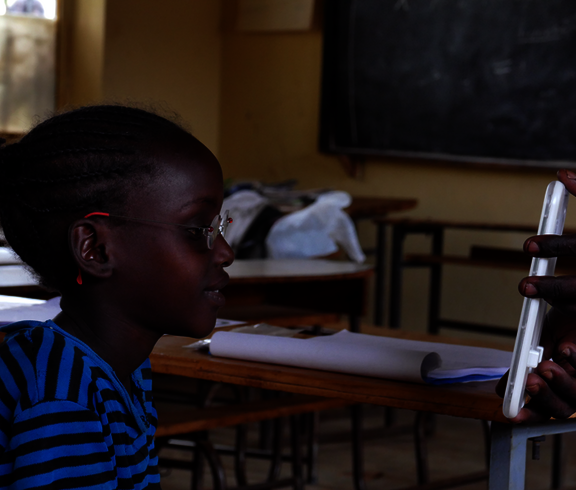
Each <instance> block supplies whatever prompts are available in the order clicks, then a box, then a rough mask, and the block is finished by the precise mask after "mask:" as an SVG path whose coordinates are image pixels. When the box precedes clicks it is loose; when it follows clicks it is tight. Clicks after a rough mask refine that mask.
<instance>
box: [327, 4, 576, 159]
mask: <svg viewBox="0 0 576 490" xmlns="http://www.w3.org/2000/svg"><path fill="white" fill-rule="evenodd" d="M324 5H325V7H324V8H325V31H324V32H325V35H324V36H325V37H324V68H323V82H322V92H323V93H322V115H321V136H320V146H321V150H323V151H327V152H332V153H343V154H351V155H406V156H414V155H416V156H422V157H426V158H442V159H448V160H460V161H473V162H488V163H516V164H517V163H520V164H526V165H536V166H550V167H557V166H560V165H561V164H560V162H570V161H572V162H576V110H575V107H576V1H575V0H329V1H327V2H325V4H324Z"/></svg>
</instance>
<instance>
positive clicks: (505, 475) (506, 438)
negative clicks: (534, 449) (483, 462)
mask: <svg viewBox="0 0 576 490" xmlns="http://www.w3.org/2000/svg"><path fill="white" fill-rule="evenodd" d="M525 429H526V426H522V425H513V424H505V423H501V422H492V437H491V444H490V476H489V478H488V488H489V490H522V489H523V488H524V478H525V475H526V440H527V438H528V437H527V436H526V435H525V432H526V430H525Z"/></svg>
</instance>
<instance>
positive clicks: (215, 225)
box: [206, 215, 222, 249]
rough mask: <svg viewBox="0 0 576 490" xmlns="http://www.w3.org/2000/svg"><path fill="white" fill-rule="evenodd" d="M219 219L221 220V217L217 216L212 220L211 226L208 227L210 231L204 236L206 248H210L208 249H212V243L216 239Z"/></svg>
mask: <svg viewBox="0 0 576 490" xmlns="http://www.w3.org/2000/svg"><path fill="white" fill-rule="evenodd" d="M221 219H222V217H221V216H220V215H217V216H215V217H214V219H213V220H212V224H211V225H210V228H212V231H211V232H210V233H208V234H207V235H206V242H207V244H208V248H210V249H211V248H213V247H214V241H215V240H216V237H217V236H218V230H219V228H220V220H221Z"/></svg>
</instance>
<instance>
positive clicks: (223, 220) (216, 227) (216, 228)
mask: <svg viewBox="0 0 576 490" xmlns="http://www.w3.org/2000/svg"><path fill="white" fill-rule="evenodd" d="M93 216H105V217H109V218H118V219H123V220H126V221H134V222H135V223H144V224H153V225H168V226H176V227H178V228H181V229H182V230H184V231H187V232H188V233H191V234H192V233H193V232H192V230H194V231H196V230H201V231H202V235H203V236H205V237H206V246H207V247H208V249H210V250H212V249H213V248H214V242H215V241H216V238H218V235H222V238H225V235H226V230H227V229H228V225H229V224H230V223H232V221H233V220H232V218H231V217H230V214H229V212H228V210H226V211H224V213H223V214H219V215H217V216H215V217H214V219H213V220H212V224H211V225H210V226H188V225H181V224H179V223H169V222H167V221H156V220H153V219H144V218H132V217H131V216H122V215H119V214H110V213H104V212H102V211H95V212H93V213H88V214H87V215H86V216H84V218H91V217H93Z"/></svg>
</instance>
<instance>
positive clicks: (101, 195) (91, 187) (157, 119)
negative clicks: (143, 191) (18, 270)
mask: <svg viewBox="0 0 576 490" xmlns="http://www.w3.org/2000/svg"><path fill="white" fill-rule="evenodd" d="M182 137H185V138H192V139H194V138H193V136H192V135H190V133H188V132H187V131H185V130H184V129H183V128H182V127H181V126H179V125H178V124H176V123H174V122H172V121H169V120H167V119H165V118H163V117H161V116H159V115H156V114H154V113H151V112H147V111H144V110H142V109H136V108H132V107H124V106H115V105H101V106H90V107H82V108H79V109H75V110H72V111H69V112H64V113H62V114H59V115H56V116H54V117H51V118H50V119H47V120H46V121H44V122H42V123H40V124H38V125H37V126H36V127H34V128H33V129H32V130H31V131H30V132H29V133H28V134H26V135H25V136H24V137H23V138H22V139H21V140H20V141H19V142H17V143H14V144H11V145H4V143H5V141H3V140H0V225H1V226H2V229H3V231H4V234H5V237H6V240H7V241H8V243H9V244H10V246H11V247H12V248H13V249H14V251H15V252H16V253H17V254H18V255H19V256H20V258H21V259H22V260H23V261H24V262H25V263H26V264H28V266H29V267H30V268H31V269H32V271H33V272H34V273H35V274H36V275H37V277H38V279H39V281H40V283H41V284H42V285H43V286H45V287H47V288H48V289H53V290H56V291H61V290H62V287H63V286H65V285H66V284H69V283H70V280H71V278H73V277H75V274H77V268H76V266H75V264H74V262H73V259H72V256H71V254H70V252H69V249H68V229H69V227H70V225H71V224H72V223H73V221H74V220H76V219H78V218H81V217H83V216H85V215H86V214H88V213H90V212H94V211H102V210H105V211H107V212H110V213H115V214H122V213H123V212H124V207H125V205H126V203H127V202H128V200H129V198H130V195H131V192H132V191H133V190H134V189H137V188H141V187H142V186H143V185H146V184H147V183H148V182H150V180H151V179H152V178H153V177H154V176H155V175H156V174H157V173H158V172H159V171H160V170H161V162H159V161H158V159H157V158H155V156H154V152H153V151H151V149H152V145H153V144H154V142H160V141H166V140H169V139H170V138H182Z"/></svg>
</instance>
